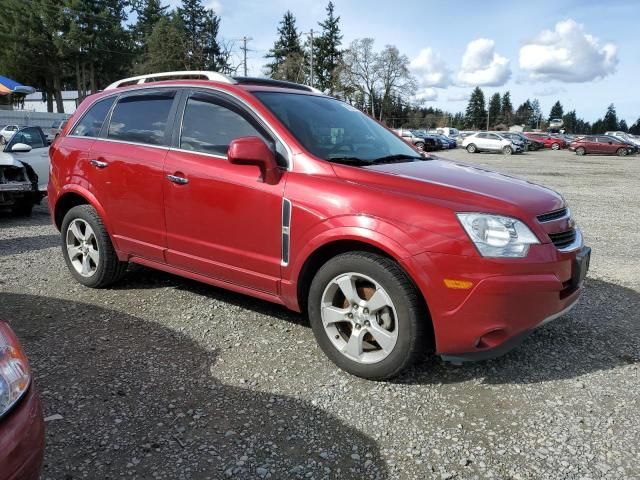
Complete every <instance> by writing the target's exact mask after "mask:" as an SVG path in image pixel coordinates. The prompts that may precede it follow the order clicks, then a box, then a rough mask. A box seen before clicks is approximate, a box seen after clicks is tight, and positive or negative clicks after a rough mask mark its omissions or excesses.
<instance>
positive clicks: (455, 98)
mask: <svg viewBox="0 0 640 480" xmlns="http://www.w3.org/2000/svg"><path fill="white" fill-rule="evenodd" d="M469 96H470V95H469V94H468V93H457V94H456V93H454V94H453V95H449V96H448V97H447V100H448V101H449V102H466V101H467V100H469Z"/></svg>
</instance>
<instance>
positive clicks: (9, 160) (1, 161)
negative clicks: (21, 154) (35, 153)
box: [0, 152, 24, 168]
mask: <svg viewBox="0 0 640 480" xmlns="http://www.w3.org/2000/svg"><path fill="white" fill-rule="evenodd" d="M0 167H18V168H22V167H24V165H23V164H22V162H19V161H18V160H16V159H15V157H14V156H13V155H11V154H10V153H5V152H0Z"/></svg>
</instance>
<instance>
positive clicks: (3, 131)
mask: <svg viewBox="0 0 640 480" xmlns="http://www.w3.org/2000/svg"><path fill="white" fill-rule="evenodd" d="M19 129H20V126H19V125H5V126H4V127H2V128H0V145H4V144H5V143H7V142H8V141H9V140H11V137H13V135H14V134H15V133H16V132H17V131H18V130H19Z"/></svg>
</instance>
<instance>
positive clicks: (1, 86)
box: [0, 75, 36, 95]
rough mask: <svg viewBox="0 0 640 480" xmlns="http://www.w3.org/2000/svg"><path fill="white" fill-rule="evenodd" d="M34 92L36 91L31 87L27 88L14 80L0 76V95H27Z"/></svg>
mask: <svg viewBox="0 0 640 480" xmlns="http://www.w3.org/2000/svg"><path fill="white" fill-rule="evenodd" d="M35 91H36V89H35V88H33V87H27V86H26V85H22V84H21V83H18V82H16V81H15V80H11V79H10V78H7V77H3V76H2V75H0V95H8V94H10V93H24V94H26V95H28V94H30V93H33V92H35Z"/></svg>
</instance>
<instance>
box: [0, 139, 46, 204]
mask: <svg viewBox="0 0 640 480" xmlns="http://www.w3.org/2000/svg"><path fill="white" fill-rule="evenodd" d="M9 158H10V159H11V160H15V161H18V162H21V163H22V164H26V165H28V166H29V167H31V168H30V169H29V168H27V170H28V171H29V170H30V171H29V172H28V173H29V174H30V176H31V177H33V174H35V175H36V176H37V177H38V192H39V193H40V198H42V197H44V196H45V195H46V194H47V184H48V183H49V143H48V142H47V137H46V135H45V134H44V132H43V131H42V129H41V128H40V127H22V128H20V129H18V130H17V131H16V132H14V134H13V136H12V137H11V140H9V142H8V143H7V144H6V145H5V147H4V148H3V149H2V152H0V159H2V160H3V161H4V162H5V163H8V162H9V160H8V159H9Z"/></svg>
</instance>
